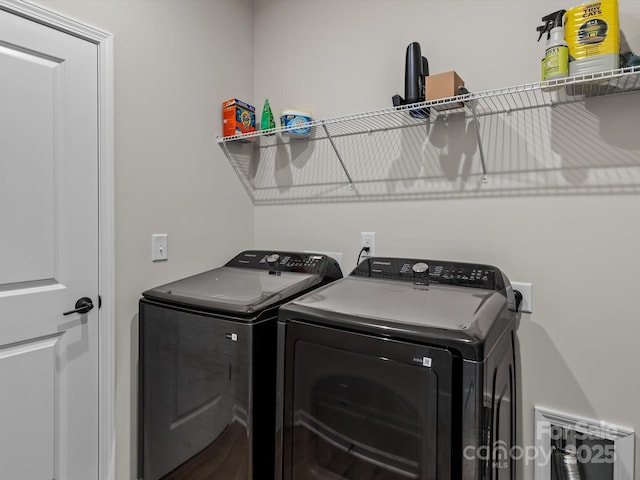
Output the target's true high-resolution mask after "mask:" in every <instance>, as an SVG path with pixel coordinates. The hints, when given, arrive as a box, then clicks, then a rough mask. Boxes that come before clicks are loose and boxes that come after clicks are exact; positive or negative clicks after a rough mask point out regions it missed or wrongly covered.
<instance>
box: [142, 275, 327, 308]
mask: <svg viewBox="0 0 640 480" xmlns="http://www.w3.org/2000/svg"><path fill="white" fill-rule="evenodd" d="M316 284H318V276H317V275H312V274H308V273H291V272H279V274H278V275H275V274H271V273H270V272H269V271H265V270H249V269H238V268H233V267H220V268H216V269H214V270H210V271H208V272H204V273H200V274H198V275H194V276H192V277H188V278H184V279H182V280H178V281H176V282H171V283H167V284H166V285H162V286H160V287H156V288H154V289H151V290H147V291H146V292H144V293H143V294H142V295H143V296H144V297H145V298H148V299H152V300H160V301H168V302H170V303H179V304H182V305H187V306H193V307H204V308H206V309H208V310H216V311H224V312H231V313H240V314H252V313H255V312H257V311H259V310H263V309H265V308H268V307H270V306H271V305H274V304H276V303H278V302H280V301H282V300H284V299H286V298H288V297H290V296H292V295H294V294H295V293H300V292H303V291H305V290H307V289H308V288H310V287H312V286H314V285H316Z"/></svg>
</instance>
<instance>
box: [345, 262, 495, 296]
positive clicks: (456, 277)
mask: <svg viewBox="0 0 640 480" xmlns="http://www.w3.org/2000/svg"><path fill="white" fill-rule="evenodd" d="M351 275H354V276H359V277H372V278H386V279H389V280H402V281H406V282H413V283H416V284H430V283H433V284H442V285H455V286H460V287H474V288H482V289H485V290H500V289H502V288H504V282H503V279H502V274H501V272H500V271H499V270H498V269H497V268H496V267H493V266H491V265H481V264H476V263H461V262H448V261H442V260H421V259H409V258H384V257H372V258H368V259H366V260H365V261H363V262H362V263H360V265H358V266H357V267H356V269H355V270H354V271H353V272H351Z"/></svg>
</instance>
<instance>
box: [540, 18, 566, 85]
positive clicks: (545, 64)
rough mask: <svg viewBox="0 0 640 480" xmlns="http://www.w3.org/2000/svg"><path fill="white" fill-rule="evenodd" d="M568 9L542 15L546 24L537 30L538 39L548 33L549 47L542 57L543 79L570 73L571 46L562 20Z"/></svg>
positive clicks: (555, 77)
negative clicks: (538, 33) (566, 38)
mask: <svg viewBox="0 0 640 480" xmlns="http://www.w3.org/2000/svg"><path fill="white" fill-rule="evenodd" d="M565 13H566V10H558V11H557V12H553V13H550V14H549V15H547V16H545V17H542V21H543V22H544V25H541V26H539V27H538V28H537V29H536V30H537V31H538V32H540V36H539V37H538V41H540V39H541V38H542V36H543V35H544V34H545V33H546V34H547V47H546V49H545V51H544V58H543V59H542V81H543V82H544V81H547V80H554V79H557V78H563V77H566V76H568V75H569V47H568V45H567V42H566V41H565V39H564V26H563V25H562V21H563V18H564V14H565Z"/></svg>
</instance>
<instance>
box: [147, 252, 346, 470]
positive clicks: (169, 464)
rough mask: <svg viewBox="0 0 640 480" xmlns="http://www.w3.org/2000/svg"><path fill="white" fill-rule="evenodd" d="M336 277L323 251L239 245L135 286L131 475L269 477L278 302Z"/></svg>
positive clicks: (335, 269)
mask: <svg viewBox="0 0 640 480" xmlns="http://www.w3.org/2000/svg"><path fill="white" fill-rule="evenodd" d="M341 277H342V273H341V272H340V268H339V266H338V264H337V263H336V261H335V260H333V259H332V258H330V257H327V256H325V255H320V254H308V253H292V252H273V251H246V252H242V253H240V254H239V255H237V256H236V257H235V258H233V259H232V260H231V261H229V262H228V263H227V264H226V265H224V266H223V267H220V268H216V269H214V270H210V271H207V272H204V273H201V274H198V275H194V276H192V277H188V278H185V279H182V280H179V281H176V282H173V283H169V284H167V285H163V286H160V287H157V288H153V289H151V290H147V291H145V292H144V293H143V298H142V299H141V300H140V343H139V346H140V370H139V371H140V383H139V386H140V394H139V396H140V399H141V404H140V416H139V420H140V424H139V437H140V438H139V462H138V465H139V467H138V468H139V472H138V474H139V476H140V477H142V478H144V480H156V479H159V478H166V479H173V478H175V479H178V478H220V479H231V478H233V479H238V480H252V479H265V478H270V477H271V475H272V472H273V457H274V454H273V434H274V428H275V427H274V424H275V419H274V408H275V400H274V398H275V378H276V373H275V370H276V315H277V310H278V307H279V306H280V305H281V304H282V303H283V302H286V301H288V300H291V299H292V298H295V297H296V296H298V295H301V294H303V293H306V292H309V291H311V290H313V289H315V288H318V287H320V286H322V285H325V284H327V283H329V282H331V281H334V280H336V279H338V278H341Z"/></svg>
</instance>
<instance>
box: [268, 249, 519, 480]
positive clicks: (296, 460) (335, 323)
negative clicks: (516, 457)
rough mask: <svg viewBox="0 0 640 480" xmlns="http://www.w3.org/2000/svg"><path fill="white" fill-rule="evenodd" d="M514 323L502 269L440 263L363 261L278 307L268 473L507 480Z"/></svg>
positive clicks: (302, 479)
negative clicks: (272, 458) (274, 418)
mask: <svg viewBox="0 0 640 480" xmlns="http://www.w3.org/2000/svg"><path fill="white" fill-rule="evenodd" d="M518 321H519V314H518V313H517V306H516V296H515V295H514V292H513V290H512V288H511V286H510V283H509V280H508V279H507V277H506V276H505V275H504V274H503V273H502V272H501V271H500V270H499V269H497V268H496V267H493V266H489V265H479V264H469V263H459V262H444V261H438V260H418V259H400V258H371V259H367V260H365V261H364V262H363V263H361V264H360V265H359V266H358V267H357V268H356V269H355V270H354V271H353V272H352V273H351V275H349V276H348V277H346V278H344V279H342V280H340V281H337V282H335V283H333V284H331V285H328V286H326V287H324V288H321V289H318V290H315V291H313V292H311V293H309V294H307V295H304V296H302V297H299V298H297V299H295V300H293V301H291V302H289V303H288V304H286V305H284V306H283V307H282V308H281V309H280V313H279V320H278V342H279V345H278V350H279V354H278V361H279V366H278V412H279V418H278V422H277V433H278V435H277V436H276V437H277V438H276V444H277V447H276V478H278V480H280V479H286V480H293V479H295V480H306V479H324V478H331V479H334V480H340V479H344V480H356V479H360V478H380V479H385V480H406V479H409V478H414V479H420V480H459V479H461V478H462V479H465V480H481V479H488V478H491V479H494V480H513V479H514V478H515V464H514V461H513V459H512V458H509V456H508V454H507V455H504V456H501V455H502V452H509V450H510V449H511V447H512V446H514V445H515V442H516V439H515V423H516V421H515V416H516V383H517V378H516V377H517V375H516V371H517V370H516V362H517V345H516V342H517V340H516V328H517V323H518ZM494 447H496V448H494ZM496 452H498V453H496Z"/></svg>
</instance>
